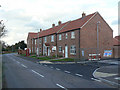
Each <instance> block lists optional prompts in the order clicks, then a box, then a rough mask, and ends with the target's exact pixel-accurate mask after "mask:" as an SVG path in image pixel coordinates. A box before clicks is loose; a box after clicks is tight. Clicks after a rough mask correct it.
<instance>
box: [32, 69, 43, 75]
mask: <svg viewBox="0 0 120 90" xmlns="http://www.w3.org/2000/svg"><path fill="white" fill-rule="evenodd" d="M32 72H34V73H36V74H37V75H39V76H41V77H44V76H43V75H41V74H39V73H38V72H36V71H34V70H32Z"/></svg>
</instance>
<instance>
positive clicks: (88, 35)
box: [80, 14, 113, 56]
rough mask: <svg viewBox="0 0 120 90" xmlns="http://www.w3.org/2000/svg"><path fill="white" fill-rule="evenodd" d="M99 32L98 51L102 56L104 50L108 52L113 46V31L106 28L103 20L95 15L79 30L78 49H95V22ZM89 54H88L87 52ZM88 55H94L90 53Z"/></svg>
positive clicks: (106, 25)
mask: <svg viewBox="0 0 120 90" xmlns="http://www.w3.org/2000/svg"><path fill="white" fill-rule="evenodd" d="M98 21H100V24H99V25H98V27H99V28H98V30H99V50H100V53H101V56H103V52H104V50H109V49H111V47H112V46H113V42H112V39H113V30H112V29H111V28H110V27H109V26H108V24H107V23H106V22H105V21H104V19H103V18H102V17H101V16H100V15H99V14H96V16H95V17H93V19H91V20H90V21H89V22H88V23H87V24H86V25H85V26H84V27H83V28H82V29H81V30H80V48H97V22H98ZM88 53H89V52H88ZM90 53H96V51H94V52H90Z"/></svg>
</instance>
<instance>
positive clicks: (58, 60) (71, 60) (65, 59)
mask: <svg viewBox="0 0 120 90" xmlns="http://www.w3.org/2000/svg"><path fill="white" fill-rule="evenodd" d="M50 61H51V62H73V61H74V59H72V58H64V59H56V60H50Z"/></svg>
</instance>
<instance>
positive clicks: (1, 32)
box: [0, 20, 6, 38]
mask: <svg viewBox="0 0 120 90" xmlns="http://www.w3.org/2000/svg"><path fill="white" fill-rule="evenodd" d="M2 22H3V20H1V21H0V38H1V37H3V36H4V35H5V33H6V29H5V25H4V23H2Z"/></svg>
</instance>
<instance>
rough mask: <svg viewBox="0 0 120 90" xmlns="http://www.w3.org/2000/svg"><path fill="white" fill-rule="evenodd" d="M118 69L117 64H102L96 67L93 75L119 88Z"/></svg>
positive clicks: (119, 68)
mask: <svg viewBox="0 0 120 90" xmlns="http://www.w3.org/2000/svg"><path fill="white" fill-rule="evenodd" d="M118 70H120V67H119V66H118V65H114V66H104V67H100V68H98V69H96V70H95V72H94V73H93V76H94V77H95V78H97V79H99V80H101V81H103V82H105V83H108V84H110V85H113V86H116V87H118V88H120V75H119V71H118Z"/></svg>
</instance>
